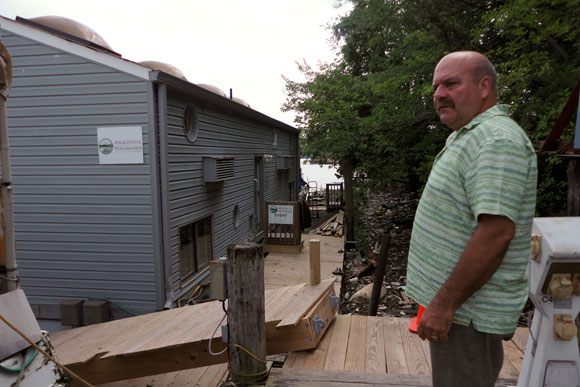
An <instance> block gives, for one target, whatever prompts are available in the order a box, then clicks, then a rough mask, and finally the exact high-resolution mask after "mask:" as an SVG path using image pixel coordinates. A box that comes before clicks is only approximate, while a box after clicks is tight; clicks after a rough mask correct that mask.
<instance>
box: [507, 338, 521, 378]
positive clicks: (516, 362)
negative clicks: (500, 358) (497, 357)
mask: <svg viewBox="0 0 580 387" xmlns="http://www.w3.org/2000/svg"><path fill="white" fill-rule="evenodd" d="M503 353H504V364H505V360H506V359H507V360H508V361H509V363H510V364H511V366H512V368H513V371H512V372H511V374H510V375H506V376H503V377H505V378H517V377H518V376H519V371H520V369H521V368H522V363H523V360H524V354H523V353H522V351H520V349H519V348H518V347H517V346H516V345H515V344H514V343H513V342H512V341H511V340H510V341H504V342H503ZM510 371H511V369H510Z"/></svg>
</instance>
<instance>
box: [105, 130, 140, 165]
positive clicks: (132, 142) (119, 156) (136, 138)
mask: <svg viewBox="0 0 580 387" xmlns="http://www.w3.org/2000/svg"><path fill="white" fill-rule="evenodd" d="M97 147H98V152H99V164H143V128H142V127H141V126H115V127H105V128H97Z"/></svg>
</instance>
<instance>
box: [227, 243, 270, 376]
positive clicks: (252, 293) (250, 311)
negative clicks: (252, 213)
mask: <svg viewBox="0 0 580 387" xmlns="http://www.w3.org/2000/svg"><path fill="white" fill-rule="evenodd" d="M227 254H228V261H227V264H226V272H227V282H228V326H229V341H228V351H229V355H230V376H231V378H232V381H233V382H234V383H236V384H237V385H240V384H241V385H244V384H252V383H257V382H259V381H261V380H263V379H265V378H266V376H267V370H266V364H265V363H262V362H261V361H260V360H257V359H256V358H258V359H261V360H265V359H266V323H265V305H264V298H265V296H264V251H263V248H262V246H261V245H258V244H256V243H249V242H248V243H236V244H231V245H229V246H228V250H227ZM244 349H245V350H244ZM246 350H247V351H248V352H250V353H251V354H252V355H254V356H255V357H253V356H252V355H250V354H249V353H248V352H246Z"/></svg>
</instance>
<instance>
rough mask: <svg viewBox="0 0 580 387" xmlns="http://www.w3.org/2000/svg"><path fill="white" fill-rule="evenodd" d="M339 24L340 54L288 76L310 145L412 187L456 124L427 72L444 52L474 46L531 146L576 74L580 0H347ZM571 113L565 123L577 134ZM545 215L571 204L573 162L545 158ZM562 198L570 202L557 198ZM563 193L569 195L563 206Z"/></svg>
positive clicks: (363, 173)
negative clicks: (442, 110)
mask: <svg viewBox="0 0 580 387" xmlns="http://www.w3.org/2000/svg"><path fill="white" fill-rule="evenodd" d="M351 2H352V3H353V5H354V8H353V10H352V11H351V12H350V14H348V15H346V16H345V17H344V18H342V19H341V20H339V21H338V22H337V23H336V24H335V25H334V26H333V28H332V30H333V34H334V38H335V42H336V44H337V45H338V46H339V47H340V50H341V53H342V58H341V60H340V61H339V62H338V63H335V64H332V65H325V66H323V67H322V68H321V70H320V71H318V72H315V71H313V70H312V69H311V68H310V67H308V66H307V65H305V64H304V65H300V66H299V67H300V70H301V71H302V73H303V74H304V75H305V76H306V78H307V81H306V82H304V83H296V82H292V81H290V80H286V87H287V91H288V95H289V97H288V100H287V103H286V104H285V109H286V110H294V111H296V112H297V117H298V118H297V121H296V122H297V124H298V126H299V127H300V128H301V129H302V134H303V136H302V140H303V145H304V147H303V149H304V151H305V152H306V153H308V154H310V155H313V156H316V157H320V158H324V159H330V160H333V161H335V162H337V163H339V164H340V163H341V162H343V161H344V160H346V159H348V160H351V161H352V162H353V165H354V167H355V173H356V176H358V177H359V179H364V180H365V182H366V185H370V186H376V187H381V186H384V185H387V184H389V183H390V182H392V181H402V182H405V183H408V184H410V185H411V187H414V188H415V189H417V190H420V189H421V187H422V186H423V185H424V183H425V182H426V179H427V176H428V173H429V171H430V167H431V164H432V160H433V158H434V156H435V155H436V154H437V153H438V152H439V150H440V149H441V148H442V146H443V144H444V141H445V138H446V137H447V136H448V135H449V133H450V130H449V129H448V128H445V127H444V126H443V125H441V124H440V123H439V120H438V117H437V115H436V114H435V111H434V109H433V104H432V91H431V90H432V89H431V80H432V73H433V69H434V68H435V65H436V64H437V62H438V61H439V59H440V58H441V57H442V56H444V55H445V54H447V53H449V52H453V51H457V50H475V51H479V52H481V53H483V54H485V55H487V56H488V57H489V58H490V60H491V61H492V63H494V64H495V66H496V69H497V71H498V75H499V77H498V85H499V99H500V101H501V102H503V103H507V104H509V105H510V113H511V115H512V116H513V117H514V119H515V120H516V121H517V122H518V123H519V124H520V125H521V126H522V127H523V128H524V129H525V130H526V132H527V133H528V135H529V137H530V139H531V140H532V142H533V143H534V145H535V146H536V147H538V146H539V141H540V140H543V139H545V138H546V136H547V134H548V133H549V131H550V130H551V128H552V127H553V125H554V122H555V121H556V118H557V117H558V115H559V114H560V112H561V110H562V108H563V106H564V105H565V103H566V101H567V99H568V97H569V95H570V93H571V90H572V89H573V87H574V86H575V84H576V82H577V81H578V79H579V78H580V0H551V1H545V0H485V1H479V0H462V1H458V2H450V1H448V0H445V1H443V0H352V1H351ZM572 133H573V123H571V124H570V125H569V126H568V127H567V128H566V131H565V132H564V135H563V137H564V138H570V137H571V136H572ZM540 158H541V160H540V161H541V162H540V163H539V164H540V182H539V188H538V213H539V214H540V215H557V214H562V211H565V195H564V191H565V190H566V173H565V168H566V165H565V164H566V163H565V162H564V161H562V160H560V159H557V158H553V157H544V156H541V157H540ZM562 200H563V202H562ZM562 203H564V204H562Z"/></svg>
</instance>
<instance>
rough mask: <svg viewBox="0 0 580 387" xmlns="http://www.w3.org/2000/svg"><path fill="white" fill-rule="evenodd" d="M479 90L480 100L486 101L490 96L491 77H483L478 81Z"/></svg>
mask: <svg viewBox="0 0 580 387" xmlns="http://www.w3.org/2000/svg"><path fill="white" fill-rule="evenodd" d="M479 89H480V91H481V98H483V99H486V98H487V97H489V95H490V94H491V77H490V76H489V75H484V76H483V77H481V79H480V80H479Z"/></svg>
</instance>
